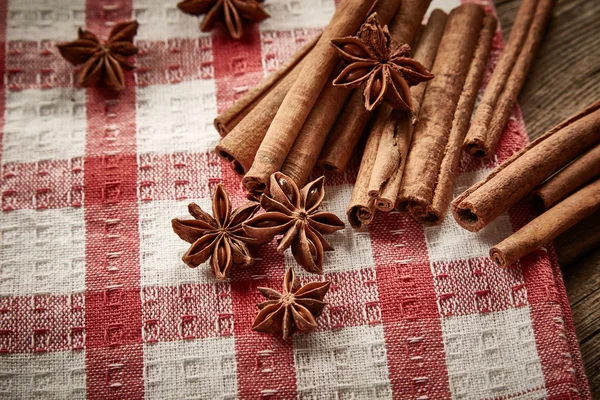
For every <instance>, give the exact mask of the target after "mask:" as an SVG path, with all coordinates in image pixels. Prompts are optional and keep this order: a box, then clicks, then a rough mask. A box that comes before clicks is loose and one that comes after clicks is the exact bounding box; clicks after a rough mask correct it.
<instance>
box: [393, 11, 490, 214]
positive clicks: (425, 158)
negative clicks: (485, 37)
mask: <svg viewBox="0 0 600 400" xmlns="http://www.w3.org/2000/svg"><path fill="white" fill-rule="evenodd" d="M484 17H485V13H484V10H483V8H482V7H481V6H479V5H476V4H472V3H466V4H463V5H461V6H459V7H457V8H455V9H454V10H452V11H451V12H450V15H449V16H448V22H447V23H446V27H445V30H444V36H443V37H442V40H441V42H440V46H439V49H438V53H437V57H436V59H435V63H434V64H433V68H432V70H431V73H432V74H433V75H434V76H435V78H434V79H433V80H431V81H430V82H429V84H428V86H427V91H426V92H425V97H424V99H423V104H422V106H421V111H420V113H419V120H418V121H417V123H416V125H415V129H414V134H413V140H412V144H411V147H410V150H409V153H408V156H407V159H406V168H405V170H404V176H403V178H402V185H401V186H400V191H399V194H398V204H399V208H400V209H407V210H409V211H411V213H412V214H413V215H419V214H420V213H422V212H423V209H426V208H427V207H428V206H430V205H431V203H432V200H433V196H434V191H435V187H436V184H437V183H438V176H439V174H440V166H441V164H442V161H443V159H444V157H445V154H446V153H447V150H449V151H460V147H459V148H456V149H447V146H448V137H449V134H450V131H451V129H452V122H453V119H454V114H455V112H456V109H457V104H458V102H459V99H460V97H461V93H462V91H463V86H464V84H465V81H466V78H467V74H468V73H469V67H470V66H471V61H472V60H473V55H474V54H475V49H476V47H477V43H478V41H479V36H480V35H479V33H480V31H481V28H482V24H483V20H484Z"/></svg>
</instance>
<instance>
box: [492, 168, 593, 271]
mask: <svg viewBox="0 0 600 400" xmlns="http://www.w3.org/2000/svg"><path fill="white" fill-rule="evenodd" d="M598 210H600V180H596V181H595V182H593V183H591V184H589V185H587V186H585V187H584V188H583V189H580V190H579V191H577V192H575V193H574V194H572V195H571V196H569V197H567V198H566V199H564V200H563V201H561V202H560V203H558V204H557V205H555V206H554V207H552V208H550V209H549V210H548V211H546V212H545V213H543V214H542V215H540V216H539V217H537V218H535V219H534V220H533V221H531V222H530V223H528V224H527V225H525V226H524V227H523V228H521V229H520V230H518V231H517V232H515V233H513V234H512V235H511V236H509V237H508V238H507V239H505V240H503V241H502V242H500V243H499V244H497V245H496V246H494V247H493V248H492V249H491V250H490V258H491V259H492V260H494V262H495V263H496V264H497V265H499V266H500V267H507V266H509V265H511V264H512V263H514V262H515V261H517V260H518V259H519V258H521V257H523V256H524V255H526V254H529V253H531V252H532V251H534V250H536V249H539V248H540V247H542V246H544V245H545V244H547V243H549V242H551V241H552V240H553V239H555V238H556V237H557V236H558V235H560V234H561V233H563V232H564V231H566V230H567V229H569V228H570V227H572V226H573V225H575V224H576V223H577V222H579V221H581V220H582V219H584V218H585V217H587V216H589V215H592V214H593V213H595V212H596V211H598Z"/></svg>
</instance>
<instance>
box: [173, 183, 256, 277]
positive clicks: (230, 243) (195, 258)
mask: <svg viewBox="0 0 600 400" xmlns="http://www.w3.org/2000/svg"><path fill="white" fill-rule="evenodd" d="M259 208H260V205H259V204H258V203H257V202H255V201H250V202H247V203H246V204H245V205H243V206H241V207H240V208H237V209H236V210H235V211H233V212H232V211H231V202H230V201H229V197H228V196H227V193H226V192H225V189H224V187H223V185H221V184H219V185H217V187H216V188H215V192H214V194H213V199H212V210H213V216H212V217H211V216H210V215H209V214H208V213H206V212H205V211H203V210H202V209H201V208H200V207H199V206H198V205H197V204H195V203H191V204H190V205H189V206H188V211H189V213H190V214H191V215H192V216H193V217H194V218H195V219H184V220H182V219H177V218H175V219H173V220H172V221H171V224H172V226H173V231H175V233H176V234H177V235H179V237H180V238H181V239H183V240H185V241H186V242H189V243H191V244H192V245H191V246H190V248H189V250H188V251H187V252H186V253H185V254H184V255H183V258H182V260H183V262H184V263H186V264H187V265H189V266H190V267H192V268H195V267H197V266H198V265H200V264H202V263H203V262H205V261H206V260H208V259H209V258H210V264H211V266H212V269H213V272H214V273H215V276H216V278H217V279H219V280H221V279H225V278H227V273H228V272H229V270H230V269H231V266H232V265H237V266H241V267H246V266H248V265H250V264H252V262H253V261H254V259H253V258H252V256H251V255H250V251H249V250H248V247H247V246H246V245H258V244H261V243H260V241H259V240H256V239H252V238H250V237H248V236H247V235H246V234H245V233H244V230H243V229H242V223H243V222H244V221H246V220H247V219H248V218H251V217H252V216H253V215H254V213H256V211H258V209H259Z"/></svg>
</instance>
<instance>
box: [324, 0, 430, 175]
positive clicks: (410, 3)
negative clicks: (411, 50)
mask: <svg viewBox="0 0 600 400" xmlns="http://www.w3.org/2000/svg"><path fill="white" fill-rule="evenodd" d="M430 3H431V0H403V1H402V5H401V6H400V8H399V10H398V12H397V13H396V16H395V17H394V19H393V20H392V22H391V24H390V25H389V27H390V36H391V38H392V40H395V41H396V42H397V43H412V42H413V40H414V38H415V36H416V34H417V32H418V31H419V29H420V28H421V21H423V16H424V15H425V12H426V11H427V8H428V7H429V4H430ZM370 120H371V112H369V111H367V109H366V108H365V106H364V100H363V93H362V91H361V90H360V89H356V90H355V91H354V92H353V93H352V95H351V96H350V98H349V99H348V102H347V103H346V106H345V107H344V110H343V111H342V112H341V114H340V116H339V118H338V120H337V121H336V123H335V128H334V129H333V131H331V133H330V134H329V137H328V138H327V141H326V142H325V145H324V146H323V151H322V152H321V155H320V156H319V159H318V160H317V166H318V167H320V168H323V169H325V170H328V171H334V172H336V173H341V172H343V171H344V170H345V169H346V166H347V165H348V162H349V161H350V157H351V155H352V152H353V151H354V148H355V147H356V144H357V143H358V140H359V139H360V137H361V135H362V133H363V132H364V130H365V128H366V127H367V124H368V123H369V121H370Z"/></svg>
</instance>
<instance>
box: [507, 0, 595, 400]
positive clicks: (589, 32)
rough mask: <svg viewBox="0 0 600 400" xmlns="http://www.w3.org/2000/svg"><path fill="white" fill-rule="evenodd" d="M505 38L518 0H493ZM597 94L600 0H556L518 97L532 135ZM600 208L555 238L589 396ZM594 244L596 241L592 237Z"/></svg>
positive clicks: (518, 2)
mask: <svg viewBox="0 0 600 400" xmlns="http://www.w3.org/2000/svg"><path fill="white" fill-rule="evenodd" d="M495 4H496V7H497V11H498V16H499V19H500V24H501V25H502V30H503V33H504V36H505V37H508V34H509V32H510V28H511V26H512V24H513V21H514V19H515V15H516V13H517V9H518V7H519V4H520V0H495ZM599 98H600V0H559V1H558V3H557V5H556V8H555V10H554V15H553V19H552V21H551V22H550V26H549V28H548V31H547V32H546V35H545V37H544V41H543V42H542V45H541V47H540V49H539V51H538V53H537V55H536V58H535V60H534V63H533V66H532V69H531V71H530V73H529V77H528V80H527V82H526V84H525V87H524V88H523V91H522V92H521V95H520V96H519V104H520V106H521V109H522V111H523V117H524V119H525V126H526V127H527V131H528V133H529V137H530V138H531V139H532V140H533V139H534V138H536V137H538V136H540V135H541V134H542V133H544V132H545V131H546V130H547V129H549V128H551V127H552V126H554V125H556V124H557V123H558V122H560V121H561V120H563V119H564V118H566V117H568V116H570V115H571V114H573V113H575V112H576V111H578V110H580V109H582V108H583V107H585V106H587V105H588V104H590V103H592V102H593V101H595V100H597V99H599ZM599 235H600V213H598V214H596V215H594V216H593V217H592V218H589V219H588V220H586V221H583V222H581V223H580V224H578V225H576V226H574V227H573V228H572V229H570V230H569V231H567V232H565V233H564V234H563V235H561V236H560V237H559V238H557V239H556V240H555V242H554V245H555V248H556V252H557V254H558V258H559V263H560V265H561V267H562V269H563V276H564V280H565V285H566V287H567V293H568V296H569V302H570V303H571V309H572V311H573V318H574V320H575V330H576V331H577V338H578V339H579V343H580V344H581V353H582V356H583V362H584V364H585V369H586V373H587V376H588V379H589V381H590V386H591V389H592V396H593V398H594V399H600V249H599V248H597V247H594V246H593V243H594V240H595V238H597V237H598V236H599ZM596 243H597V240H596Z"/></svg>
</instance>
